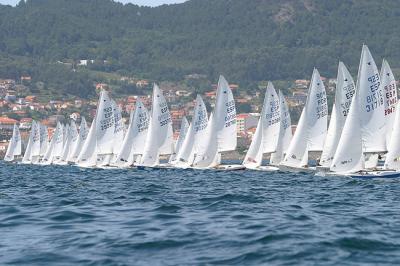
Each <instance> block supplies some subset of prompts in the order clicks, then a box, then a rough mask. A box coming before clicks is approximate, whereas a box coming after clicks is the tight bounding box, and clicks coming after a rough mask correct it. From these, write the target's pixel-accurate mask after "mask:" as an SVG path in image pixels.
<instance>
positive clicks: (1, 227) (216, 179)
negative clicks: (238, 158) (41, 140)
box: [0, 163, 400, 265]
mask: <svg viewBox="0 0 400 266" xmlns="http://www.w3.org/2000/svg"><path fill="white" fill-rule="evenodd" d="M399 263H400V179H387V180H384V179H367V180H363V179H350V178H346V177H318V176H313V175H311V174H287V173H286V174H284V173H279V172H275V173H271V172H270V173H269V172H256V171H238V172H214V171H193V170H153V171H139V170H133V169H130V170H99V169H80V168H77V167H73V166H31V165H12V164H5V163H0V264H1V265H4V264H14V265H19V264H22V265H214V264H219V265H261V264H264V265H359V264H369V265H375V264H394V265H396V264H397V265H398V264H399Z"/></svg>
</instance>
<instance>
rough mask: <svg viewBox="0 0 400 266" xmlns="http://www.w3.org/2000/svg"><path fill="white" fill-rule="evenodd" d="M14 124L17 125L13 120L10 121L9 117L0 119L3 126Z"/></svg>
mask: <svg viewBox="0 0 400 266" xmlns="http://www.w3.org/2000/svg"><path fill="white" fill-rule="evenodd" d="M16 123H18V121H17V120H15V119H12V118H9V117H4V116H3V117H0V124H3V125H14V124H16Z"/></svg>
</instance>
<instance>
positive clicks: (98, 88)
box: [96, 83, 109, 90]
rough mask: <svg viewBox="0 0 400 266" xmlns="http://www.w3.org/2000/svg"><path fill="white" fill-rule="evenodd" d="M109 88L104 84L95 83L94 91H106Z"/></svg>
mask: <svg viewBox="0 0 400 266" xmlns="http://www.w3.org/2000/svg"><path fill="white" fill-rule="evenodd" d="M108 89H109V87H108V85H107V84H106V83H97V84H96V90H108Z"/></svg>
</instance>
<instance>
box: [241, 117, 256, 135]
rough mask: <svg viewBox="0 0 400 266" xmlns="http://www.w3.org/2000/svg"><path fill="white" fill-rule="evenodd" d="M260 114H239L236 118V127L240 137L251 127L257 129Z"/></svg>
mask: <svg viewBox="0 0 400 266" xmlns="http://www.w3.org/2000/svg"><path fill="white" fill-rule="evenodd" d="M259 117H260V114H254V113H249V114H238V115H237V116H236V126H237V133H238V135H239V134H241V133H243V132H245V131H246V130H248V129H249V128H251V127H256V126H257V124H258V119H259Z"/></svg>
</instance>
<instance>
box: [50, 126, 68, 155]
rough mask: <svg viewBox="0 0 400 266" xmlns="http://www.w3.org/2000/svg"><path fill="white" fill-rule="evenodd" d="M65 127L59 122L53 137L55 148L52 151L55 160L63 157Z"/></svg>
mask: <svg viewBox="0 0 400 266" xmlns="http://www.w3.org/2000/svg"><path fill="white" fill-rule="evenodd" d="M64 128H65V127H64V126H63V125H62V124H61V123H60V122H58V123H57V128H56V131H55V132H54V134H53V138H55V142H54V148H53V152H52V159H53V161H57V160H59V159H61V156H62V152H63V148H64V130H65V129H64Z"/></svg>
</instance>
